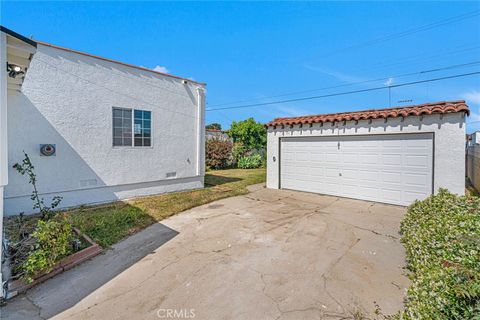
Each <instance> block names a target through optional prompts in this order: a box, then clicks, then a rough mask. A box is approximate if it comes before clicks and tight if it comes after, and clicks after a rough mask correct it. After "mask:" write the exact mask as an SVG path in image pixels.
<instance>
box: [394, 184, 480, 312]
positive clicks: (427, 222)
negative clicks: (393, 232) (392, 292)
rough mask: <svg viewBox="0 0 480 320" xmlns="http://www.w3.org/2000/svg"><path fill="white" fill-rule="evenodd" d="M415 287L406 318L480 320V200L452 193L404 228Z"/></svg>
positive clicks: (414, 212) (408, 219)
mask: <svg viewBox="0 0 480 320" xmlns="http://www.w3.org/2000/svg"><path fill="white" fill-rule="evenodd" d="M401 232H402V234H403V237H402V242H403V243H404V245H405V249H406V251H407V268H408V270H409V271H410V272H411V274H410V278H411V280H412V284H411V286H410V288H409V289H408V291H407V297H406V301H405V310H404V312H403V313H402V314H401V318H402V319H480V198H478V197H473V196H467V197H458V196H455V195H453V194H451V193H449V192H448V191H446V190H442V189H441V190H440V191H439V193H438V194H437V195H433V196H430V197H429V198H427V199H426V200H424V201H417V202H415V203H414V204H413V205H411V206H410V207H409V208H408V212H407V214H406V216H405V219H404V220H403V221H402V224H401Z"/></svg>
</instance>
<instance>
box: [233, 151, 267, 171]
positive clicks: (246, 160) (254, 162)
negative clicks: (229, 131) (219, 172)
mask: <svg viewBox="0 0 480 320" xmlns="http://www.w3.org/2000/svg"><path fill="white" fill-rule="evenodd" d="M262 163H263V162H262V156H261V155H259V154H252V155H250V156H245V157H241V158H240V159H239V160H238V164H237V166H238V167H239V168H240V169H255V168H260V167H261V166H262Z"/></svg>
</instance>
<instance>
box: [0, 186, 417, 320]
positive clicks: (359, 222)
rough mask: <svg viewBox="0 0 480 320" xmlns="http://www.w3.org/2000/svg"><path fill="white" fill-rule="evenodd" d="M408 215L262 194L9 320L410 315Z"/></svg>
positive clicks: (124, 256)
mask: <svg viewBox="0 0 480 320" xmlns="http://www.w3.org/2000/svg"><path fill="white" fill-rule="evenodd" d="M404 211H405V209H404V208H402V207H396V206H390V205H383V204H378V203H372V202H366V201H358V200H350V199H342V198H337V197H330V196H321V195H315V194H308V193H301V192H294V191H286V190H268V189H264V188H259V187H258V186H257V187H256V188H255V190H254V191H253V192H252V193H250V194H248V195H246V196H240V197H234V198H229V199H224V200H220V201H216V202H213V203H210V204H208V205H205V206H201V207H197V208H194V209H192V210H188V211H186V212H184V213H181V214H179V215H176V216H173V217H171V218H169V219H166V220H164V221H162V223H163V224H156V225H154V226H151V227H149V228H147V229H145V230H144V231H142V232H140V233H138V234H136V235H134V236H132V237H130V238H128V239H126V240H124V241H122V242H121V243H119V244H117V245H115V246H114V248H113V250H109V251H107V253H106V254H104V255H101V256H99V257H96V258H94V259H93V260H91V261H88V262H86V263H84V264H82V265H80V266H79V267H76V268H74V269H72V270H69V271H67V272H65V273H63V274H61V275H59V276H57V277H56V278H53V279H51V280H49V281H47V282H45V283H43V284H41V285H39V286H37V287H36V288H34V289H32V290H30V291H29V292H28V293H27V294H26V295H23V296H19V297H16V298H15V299H13V300H12V301H10V302H9V303H8V304H7V305H6V307H4V308H3V309H2V319H36V318H37V319H38V318H50V317H53V318H54V319H182V318H183V319H187V318H188V319H192V318H193V319H248V320H250V319H349V318H353V315H354V314H360V313H362V314H365V315H367V314H369V313H370V314H371V313H372V312H373V311H374V308H375V303H377V304H378V305H379V306H380V308H381V310H382V312H383V313H384V314H390V313H394V312H396V311H398V310H399V309H400V308H401V306H402V300H403V296H404V292H405V287H406V286H408V280H407V278H406V277H405V276H404V275H403V270H402V267H403V265H404V258H405V257H404V251H403V248H402V245H401V244H400V243H399V240H398V233H397V230H398V228H399V223H400V221H401V219H402V217H403V214H404Z"/></svg>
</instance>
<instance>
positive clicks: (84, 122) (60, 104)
mask: <svg viewBox="0 0 480 320" xmlns="http://www.w3.org/2000/svg"><path fill="white" fill-rule="evenodd" d="M0 43H1V66H2V68H1V70H2V71H1V80H2V82H1V109H0V110H1V113H0V121H1V127H0V128H1V140H0V150H1V169H0V178H1V179H0V182H1V183H0V191H1V192H2V193H1V194H0V201H3V205H2V206H1V208H2V209H3V213H4V215H7V216H8V215H14V214H18V213H20V212H24V213H25V214H29V213H32V201H31V200H30V194H31V191H32V187H31V185H29V184H28V178H27V177H25V176H21V175H20V174H18V173H17V172H16V171H15V169H13V168H12V166H13V165H14V164H15V163H17V162H21V161H22V159H23V157H24V156H23V151H25V152H26V153H27V154H28V155H29V156H30V158H31V160H32V162H33V164H34V165H35V170H36V173H37V176H38V188H39V192H40V195H41V197H44V198H45V199H46V200H47V202H48V201H49V200H50V199H51V198H52V197H53V196H61V197H63V201H62V202H61V206H60V207H72V206H78V205H82V204H94V203H104V202H111V201H115V200H119V199H125V198H132V197H137V196H145V195H152V194H159V193H164V192H171V191H179V190H186V189H194V188H201V187H203V182H204V174H205V171H204V161H205V159H204V144H205V129H204V127H205V123H204V112H205V84H204V83H200V82H197V81H193V80H190V79H185V78H181V77H177V76H173V75H170V74H163V73H159V72H155V71H153V70H150V69H146V68H143V67H137V66H133V65H130V64H126V63H122V62H118V61H114V60H110V59H106V58H102V57H98V56H94V55H91V54H86V53H82V52H79V51H75V50H71V49H66V48H62V47H59V46H56V45H52V44H47V43H43V42H40V41H33V40H30V39H27V38H25V37H22V36H21V35H19V34H17V33H15V32H13V31H11V30H9V29H7V28H4V27H2V29H1V40H0ZM7 65H8V68H7V67H6V66H7ZM7 69H8V70H7ZM14 69H18V70H20V73H18V74H16V75H15V74H14V73H12V71H15V70H14ZM14 76H15V77H14ZM42 147H43V149H42ZM0 220H1V219H0Z"/></svg>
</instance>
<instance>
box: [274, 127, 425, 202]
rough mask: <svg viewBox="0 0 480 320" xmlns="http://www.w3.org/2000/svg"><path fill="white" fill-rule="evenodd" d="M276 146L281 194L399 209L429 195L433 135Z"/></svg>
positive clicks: (322, 140)
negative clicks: (328, 197) (309, 194)
mask: <svg viewBox="0 0 480 320" xmlns="http://www.w3.org/2000/svg"><path fill="white" fill-rule="evenodd" d="M280 141H281V146H280V150H281V155H280V159H281V160H280V161H281V162H280V163H281V166H280V187H281V188H284V189H292V190H300V191H307V192H316V193H323V194H328V195H334V196H341V197H349V198H357V199H363V200H371V201H377V202H385V203H393V204H399V205H407V204H409V203H411V202H412V201H414V200H415V199H424V198H426V197H428V196H429V195H430V194H431V193H432V188H433V184H432V182H433V181H432V177H433V135H432V134H429V133H425V134H399V135H396V134H392V135H373V136H339V137H300V138H293V137H292V138H285V139H281V140H280Z"/></svg>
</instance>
